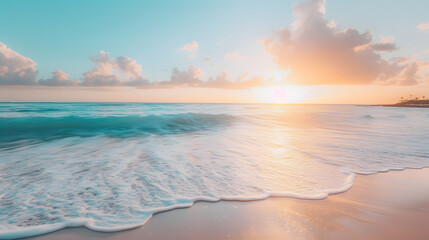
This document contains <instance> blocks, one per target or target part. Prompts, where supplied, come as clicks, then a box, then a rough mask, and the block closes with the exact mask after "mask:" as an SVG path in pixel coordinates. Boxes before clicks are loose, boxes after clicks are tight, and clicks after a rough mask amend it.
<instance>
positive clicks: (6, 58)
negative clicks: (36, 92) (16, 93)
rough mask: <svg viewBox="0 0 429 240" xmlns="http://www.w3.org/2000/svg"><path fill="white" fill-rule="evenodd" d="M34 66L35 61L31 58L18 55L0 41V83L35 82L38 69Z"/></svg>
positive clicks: (31, 83)
mask: <svg viewBox="0 0 429 240" xmlns="http://www.w3.org/2000/svg"><path fill="white" fill-rule="evenodd" d="M35 66H36V63H35V62H34V61H33V60H31V59H30V58H28V57H24V56H22V55H20V54H19V53H17V52H15V51H13V50H12V49H10V48H8V47H7V46H6V45H5V44H4V43H2V42H0V84H3V85H33V84H36V76H37V73H38V71H37V70H36V69H35Z"/></svg>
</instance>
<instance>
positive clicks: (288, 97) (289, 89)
mask: <svg viewBox="0 0 429 240" xmlns="http://www.w3.org/2000/svg"><path fill="white" fill-rule="evenodd" d="M252 93H253V95H254V96H255V98H256V100H257V101H259V102H261V103H276V104H278V103H303V102H305V100H306V99H307V97H308V90H307V89H306V87H305V86H291V85H280V86H270V87H260V88H254V89H252Z"/></svg>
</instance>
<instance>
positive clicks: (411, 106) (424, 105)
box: [376, 103, 429, 108]
mask: <svg viewBox="0 0 429 240" xmlns="http://www.w3.org/2000/svg"><path fill="white" fill-rule="evenodd" d="M376 106H382V107H406V108H429V104H401V103H399V104H386V105H376Z"/></svg>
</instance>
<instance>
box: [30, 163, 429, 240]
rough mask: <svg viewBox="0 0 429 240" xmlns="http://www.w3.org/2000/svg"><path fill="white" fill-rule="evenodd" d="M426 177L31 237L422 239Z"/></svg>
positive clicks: (385, 177) (413, 173)
mask: <svg viewBox="0 0 429 240" xmlns="http://www.w3.org/2000/svg"><path fill="white" fill-rule="evenodd" d="M428 180H429V169H421V170H405V171H398V172H389V173H380V174H375V175H366V176H365V175H359V176H358V177H357V179H356V182H355V185H354V186H353V188H351V189H350V190H349V191H347V192H345V193H341V194H336V195H331V196H329V197H328V198H327V199H324V200H299V199H293V198H270V199H268V200H265V201H252V202H234V201H222V202H217V203H207V202H198V203H196V204H195V205H194V206H193V207H191V208H188V209H178V210H173V211H169V212H164V213H160V214H156V215H155V216H154V217H153V218H152V219H151V220H150V221H149V222H148V223H147V224H146V225H144V226H143V227H141V228H138V229H135V230H130V231H124V232H117V233H100V232H94V231H91V230H88V229H84V228H78V229H64V230H61V231H58V232H55V233H51V234H49V235H44V236H40V237H36V238H34V239H39V240H49V239H61V240H68V239H70V240H71V239H76V238H78V239H93V238H106V239H111V240H114V239H118V240H119V239H425V237H426V236H427V234H428V232H427V226H425V223H427V222H428V221H429V214H428V208H427V206H429V184H427V182H428Z"/></svg>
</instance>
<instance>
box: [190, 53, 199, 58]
mask: <svg viewBox="0 0 429 240" xmlns="http://www.w3.org/2000/svg"><path fill="white" fill-rule="evenodd" d="M196 56H197V54H195V53H191V54H189V55H188V58H195V57H196Z"/></svg>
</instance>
